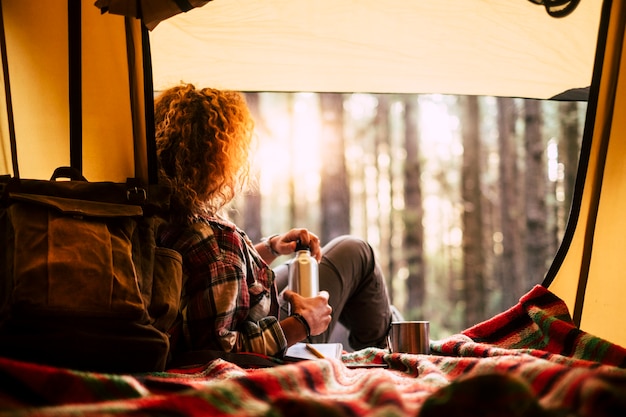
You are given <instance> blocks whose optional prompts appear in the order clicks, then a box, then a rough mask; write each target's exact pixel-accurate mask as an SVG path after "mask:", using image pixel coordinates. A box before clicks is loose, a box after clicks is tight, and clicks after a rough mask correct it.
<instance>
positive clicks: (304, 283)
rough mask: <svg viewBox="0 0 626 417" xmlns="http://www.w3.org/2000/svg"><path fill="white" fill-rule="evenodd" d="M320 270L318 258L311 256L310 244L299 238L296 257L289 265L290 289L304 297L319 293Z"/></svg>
mask: <svg viewBox="0 0 626 417" xmlns="http://www.w3.org/2000/svg"><path fill="white" fill-rule="evenodd" d="M318 274H319V272H318V267H317V259H315V258H314V257H313V256H311V251H310V249H309V247H308V246H306V245H303V244H302V243H301V242H300V241H299V240H298V242H297V244H296V257H295V258H294V260H293V262H292V263H291V265H290V266H289V282H288V285H289V289H290V290H292V291H294V292H297V293H298V294H300V295H301V296H303V297H315V296H317V295H318V294H319V291H320V290H319V275H318Z"/></svg>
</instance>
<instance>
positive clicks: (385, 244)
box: [375, 94, 393, 301]
mask: <svg viewBox="0 0 626 417" xmlns="http://www.w3.org/2000/svg"><path fill="white" fill-rule="evenodd" d="M376 98H377V99H378V108H377V111H376V120H375V126H376V137H375V150H376V154H375V157H376V172H377V178H376V190H377V193H376V194H377V208H378V220H377V223H378V230H379V236H380V246H379V258H380V265H381V269H382V271H383V274H384V275H385V277H386V279H387V285H388V287H389V288H390V289H392V288H393V286H392V282H391V278H392V274H391V267H390V265H391V251H390V241H391V204H390V203H391V201H390V195H391V193H390V187H391V179H390V178H389V161H390V155H389V147H390V140H389V135H390V123H389V107H390V105H389V95H388V94H378V95H377V96H376ZM389 296H390V297H391V299H392V301H393V291H390V294H389Z"/></svg>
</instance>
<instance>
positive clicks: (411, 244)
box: [402, 96, 426, 315]
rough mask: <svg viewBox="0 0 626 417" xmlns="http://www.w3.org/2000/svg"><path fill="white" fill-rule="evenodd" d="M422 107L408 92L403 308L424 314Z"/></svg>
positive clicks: (405, 125) (405, 102)
mask: <svg viewBox="0 0 626 417" xmlns="http://www.w3.org/2000/svg"><path fill="white" fill-rule="evenodd" d="M418 117H419V108H418V101H417V98H416V97H412V96H407V97H406V98H405V100H404V147H405V150H406V160H405V164H404V227H405V229H404V230H405V232H404V244H403V247H404V253H405V254H406V255H405V256H404V258H405V259H404V260H405V262H406V267H407V269H408V277H407V281H406V282H407V299H408V300H409V302H408V303H407V304H408V305H407V307H408V308H404V309H402V311H409V309H410V310H411V311H415V312H416V314H417V315H421V313H422V312H423V307H424V300H425V295H426V278H425V272H424V271H425V268H424V252H423V251H424V227H423V225H422V220H423V217H424V209H423V207H422V187H421V176H422V168H421V165H420V148H419V129H418Z"/></svg>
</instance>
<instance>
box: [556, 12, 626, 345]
mask: <svg viewBox="0 0 626 417" xmlns="http://www.w3.org/2000/svg"><path fill="white" fill-rule="evenodd" d="M604 7H605V9H606V13H605V14H604V22H603V25H602V26H603V27H602V31H601V35H600V42H599V43H598V61H597V66H596V74H595V76H596V79H595V80H594V88H593V89H592V97H591V99H590V103H589V108H588V116H587V125H586V130H585V138H584V144H583V146H584V149H583V154H582V157H581V160H582V163H581V167H580V169H579V177H578V181H579V182H580V183H579V189H578V190H577V191H578V192H579V193H580V194H581V195H580V196H581V197H582V200H581V201H580V206H579V208H580V211H579V213H577V212H576V211H574V213H573V214H574V216H573V217H572V218H571V220H570V221H571V222H572V223H571V224H569V225H568V228H569V230H568V233H570V236H568V237H566V239H565V241H564V245H563V246H562V248H561V251H560V253H559V254H558V255H557V259H556V260H555V263H554V264H553V266H552V269H551V270H550V271H549V273H548V275H547V277H546V281H545V282H544V285H546V286H548V288H549V289H550V290H551V291H553V292H555V293H556V294H557V295H559V296H560V297H561V298H563V299H564V300H565V301H566V303H567V304H568V307H569V308H570V311H571V312H572V314H573V315H574V319H575V320H576V321H577V322H578V324H579V325H580V327H581V328H582V329H583V330H586V331H588V332H590V333H592V334H595V335H597V336H600V337H603V338H605V339H607V340H610V341H612V342H615V343H618V344H621V345H622V346H626V326H624V324H623V323H622V322H621V320H622V318H623V317H624V316H625V313H626V253H625V252H624V250H625V248H626V246H625V242H626V240H625V235H626V215H625V213H626V163H625V162H624V155H626V48H625V45H624V39H625V37H626V2H625V1H623V0H618V1H612V2H611V1H607V2H605V6H604ZM609 12H610V14H609ZM587 151H588V155H587V154H586V152H587ZM587 157H588V158H589V162H588V165H586V164H584V162H585V159H586V158H587ZM577 215H578V217H577V219H576V216H577ZM570 238H571V241H569V239H570Z"/></svg>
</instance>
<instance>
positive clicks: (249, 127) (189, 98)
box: [154, 84, 254, 218]
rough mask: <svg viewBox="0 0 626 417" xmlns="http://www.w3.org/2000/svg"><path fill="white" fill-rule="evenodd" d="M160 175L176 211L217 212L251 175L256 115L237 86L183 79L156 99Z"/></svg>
mask: <svg viewBox="0 0 626 417" xmlns="http://www.w3.org/2000/svg"><path fill="white" fill-rule="evenodd" d="M154 107H155V124H156V143H157V156H158V160H159V165H160V174H161V179H162V180H163V182H164V183H165V184H167V185H169V186H170V187H171V189H172V193H173V194H172V197H173V200H172V209H173V211H174V215H175V216H180V217H181V218H189V217H190V216H195V215H198V214H206V213H208V214H211V215H215V214H216V213H217V212H218V211H219V210H220V209H221V208H222V207H223V206H224V205H225V204H227V203H228V202H230V201H231V200H232V199H233V198H234V197H235V195H236V194H237V193H238V192H239V191H241V189H242V187H243V186H244V184H245V183H246V181H247V180H248V174H249V169H250V166H249V158H248V156H249V151H250V146H251V142H252V135H253V129H254V121H253V119H252V116H251V115H250V111H249V109H248V106H247V104H246V101H245V98H244V96H243V95H242V94H241V93H239V92H236V91H228V90H217V89H213V88H203V89H200V90H198V89H196V88H195V87H194V85H193V84H184V85H180V86H176V87H173V88H170V89H168V90H165V91H163V92H162V93H161V94H160V95H159V96H158V97H157V99H156V100H155V106H154Z"/></svg>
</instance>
